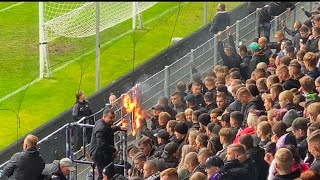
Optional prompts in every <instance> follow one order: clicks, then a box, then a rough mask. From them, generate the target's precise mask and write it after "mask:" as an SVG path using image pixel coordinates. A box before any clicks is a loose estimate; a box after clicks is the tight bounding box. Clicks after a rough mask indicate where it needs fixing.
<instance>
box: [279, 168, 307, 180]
mask: <svg viewBox="0 0 320 180" xmlns="http://www.w3.org/2000/svg"><path fill="white" fill-rule="evenodd" d="M300 174H301V172H300V169H297V170H295V171H293V172H292V173H290V174H287V175H280V174H276V175H275V177H274V178H273V180H293V179H297V178H298V177H300Z"/></svg>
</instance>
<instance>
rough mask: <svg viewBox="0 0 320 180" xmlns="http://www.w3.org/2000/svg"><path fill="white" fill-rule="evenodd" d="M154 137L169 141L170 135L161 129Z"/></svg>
mask: <svg viewBox="0 0 320 180" xmlns="http://www.w3.org/2000/svg"><path fill="white" fill-rule="evenodd" d="M154 136H156V137H158V138H161V139H166V140H169V137H170V134H169V133H168V132H167V131H166V130H164V129H161V130H160V131H159V132H158V133H156V134H155V135H154Z"/></svg>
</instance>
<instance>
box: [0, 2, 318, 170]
mask: <svg viewBox="0 0 320 180" xmlns="http://www.w3.org/2000/svg"><path fill="white" fill-rule="evenodd" d="M314 4H315V2H298V3H296V7H295V9H294V10H292V11H291V12H290V13H288V12H287V11H286V12H284V13H282V14H281V15H279V16H276V17H274V19H273V20H272V21H271V32H270V40H271V41H273V40H274V34H275V32H277V31H279V30H280V29H281V26H280V22H281V20H284V21H286V24H287V27H289V28H290V29H292V28H293V24H294V22H295V20H300V21H301V22H304V21H305V20H306V19H307V17H306V16H305V14H304V12H303V11H301V7H304V8H305V9H306V10H308V11H311V10H312V7H313V5H314ZM257 21H258V18H257V11H255V12H253V13H251V14H249V15H248V16H246V17H245V18H243V19H241V20H240V21H239V20H238V21H236V23H235V24H233V25H232V26H230V29H231V32H232V35H233V37H234V40H235V43H236V46H238V45H239V44H240V43H241V44H244V45H249V44H250V43H251V42H252V40H253V39H254V38H256V37H258V29H257V28H258V22H257ZM290 25H291V27H290ZM222 42H223V44H224V45H226V44H227V43H228V37H227V35H226V33H225V32H223V34H222ZM217 44H218V40H217V38H216V37H215V36H214V35H212V38H211V39H209V40H208V41H206V42H205V43H203V44H202V45H200V46H198V47H197V48H196V49H192V50H191V51H190V52H189V53H187V54H186V55H185V56H183V57H182V58H180V59H178V60H177V61H175V62H174V63H173V64H171V65H170V66H166V67H165V68H164V69H163V70H161V71H160V72H158V73H156V74H154V75H153V76H152V77H150V78H148V79H146V80H145V81H143V82H141V83H140V86H141V92H142V95H141V99H140V100H141V106H142V108H143V109H147V110H150V109H151V107H152V106H153V105H154V104H155V103H156V102H157V100H158V98H159V97H161V96H166V97H170V94H172V93H173V92H174V91H175V90H176V85H177V83H178V82H179V81H183V82H185V83H187V84H188V83H190V82H191V81H192V71H191V66H190V63H192V64H193V65H194V67H195V69H196V70H197V71H198V72H199V73H201V75H204V74H205V73H206V72H208V71H210V70H212V68H213V67H214V65H216V64H222V60H221V57H220V56H219V54H218V50H217ZM121 101H122V100H121V97H119V98H118V99H117V100H116V102H115V104H116V106H117V107H118V108H117V110H116V123H119V122H120V121H121V118H122V117H123V116H122V114H121V113H122V112H121V105H122V102H121ZM103 109H104V107H102V108H101V110H100V111H98V112H96V113H95V114H93V115H92V116H93V118H94V120H95V121H96V120H98V119H100V118H101V115H102V110H103ZM83 121H84V119H81V120H80V121H79V122H83ZM66 127H67V126H66V125H65V126H63V127H61V128H60V129H58V130H56V131H55V132H53V133H52V134H50V135H49V136H47V137H45V138H44V139H42V140H41V141H40V142H39V148H40V153H41V152H45V153H41V154H42V156H43V157H44V159H46V154H50V153H51V156H50V157H51V158H49V159H50V160H49V161H51V160H52V154H54V155H53V157H55V155H56V156H57V158H56V159H60V158H61V157H58V156H61V154H66V152H65V149H64V150H62V149H48V148H46V146H47V145H48V144H47V143H57V144H58V143H59V144H61V143H65V144H66V138H65V129H66ZM128 134H130V133H129V132H128ZM49 139H50V140H51V141H48V140H49ZM120 140H121V134H119V133H117V134H116V136H115V142H116V146H117V147H119V143H120V142H121V141H120ZM48 147H55V146H54V145H52V146H48ZM60 151H62V152H60ZM63 151H64V152H63ZM79 154H81V151H78V152H76V153H75V154H74V155H75V156H79ZM48 163H49V162H48ZM5 164H6V163H4V164H2V165H0V170H2V169H3V168H4V166H5ZM83 172H84V171H82V173H83Z"/></svg>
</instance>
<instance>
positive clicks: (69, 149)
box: [66, 124, 72, 158]
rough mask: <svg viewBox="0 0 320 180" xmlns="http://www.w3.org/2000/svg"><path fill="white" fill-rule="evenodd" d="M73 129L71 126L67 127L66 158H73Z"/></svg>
mask: <svg viewBox="0 0 320 180" xmlns="http://www.w3.org/2000/svg"><path fill="white" fill-rule="evenodd" d="M71 154H72V147H71V127H70V124H69V125H68V126H67V127H66V157H68V158H71Z"/></svg>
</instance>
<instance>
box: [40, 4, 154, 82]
mask: <svg viewBox="0 0 320 180" xmlns="http://www.w3.org/2000/svg"><path fill="white" fill-rule="evenodd" d="M156 3H157V2H121V1H120V2H99V3H98V5H97V3H96V2H39V53H40V54H39V57H40V62H39V65H40V68H39V69H40V78H44V77H51V71H50V61H49V51H48V43H49V42H50V41H53V40H55V39H56V38H59V37H68V38H83V37H88V36H93V35H96V37H99V36H98V35H97V32H102V31H103V30H105V29H108V28H111V27H113V26H115V25H117V24H120V23H122V22H124V21H126V20H129V19H131V18H132V28H133V29H136V28H137V24H138V23H137V21H140V22H139V25H140V27H141V28H142V27H143V24H142V16H141V14H142V12H143V11H145V10H147V9H149V8H150V7H152V6H153V5H155V4H156ZM97 7H99V9H98V10H97ZM97 12H99V13H97ZM98 16H99V17H98ZM97 19H99V25H98V27H97V25H96V21H97ZM97 29H99V31H97Z"/></svg>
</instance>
